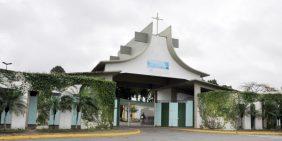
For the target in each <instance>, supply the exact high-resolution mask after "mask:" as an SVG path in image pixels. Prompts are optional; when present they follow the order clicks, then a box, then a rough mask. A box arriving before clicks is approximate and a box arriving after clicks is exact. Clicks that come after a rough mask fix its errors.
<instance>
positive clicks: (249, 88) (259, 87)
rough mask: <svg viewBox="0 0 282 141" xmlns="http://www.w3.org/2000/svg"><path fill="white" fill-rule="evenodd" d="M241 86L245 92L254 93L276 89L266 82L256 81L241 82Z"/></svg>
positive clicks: (274, 90)
mask: <svg viewBox="0 0 282 141" xmlns="http://www.w3.org/2000/svg"><path fill="white" fill-rule="evenodd" d="M241 87H242V89H243V90H244V91H246V92H254V93H265V92H276V91H277V90H276V89H275V88H274V87H271V86H269V85H267V84H262V83H256V82H247V83H245V84H243V85H242V86H241Z"/></svg>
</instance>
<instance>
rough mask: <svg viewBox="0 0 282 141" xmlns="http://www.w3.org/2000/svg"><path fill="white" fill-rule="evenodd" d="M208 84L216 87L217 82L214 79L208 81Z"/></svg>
mask: <svg viewBox="0 0 282 141" xmlns="http://www.w3.org/2000/svg"><path fill="white" fill-rule="evenodd" d="M208 82H209V83H211V84H214V85H218V83H217V81H216V80H215V79H211V80H208Z"/></svg>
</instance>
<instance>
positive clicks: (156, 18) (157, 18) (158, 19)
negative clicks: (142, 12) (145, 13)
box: [152, 13, 163, 35]
mask: <svg viewBox="0 0 282 141" xmlns="http://www.w3.org/2000/svg"><path fill="white" fill-rule="evenodd" d="M152 18H153V19H154V20H156V21H157V35H159V21H161V20H163V19H161V18H160V17H159V13H157V16H156V17H152Z"/></svg>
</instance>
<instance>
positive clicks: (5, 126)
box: [4, 112, 8, 131]
mask: <svg viewBox="0 0 282 141" xmlns="http://www.w3.org/2000/svg"><path fill="white" fill-rule="evenodd" d="M7 114H8V112H5V116H4V131H5V130H6V118H7Z"/></svg>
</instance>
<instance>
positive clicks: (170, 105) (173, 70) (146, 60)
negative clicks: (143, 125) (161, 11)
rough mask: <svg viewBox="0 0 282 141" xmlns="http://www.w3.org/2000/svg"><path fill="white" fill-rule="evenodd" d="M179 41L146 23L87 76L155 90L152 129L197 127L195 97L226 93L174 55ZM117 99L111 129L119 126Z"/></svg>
mask: <svg viewBox="0 0 282 141" xmlns="http://www.w3.org/2000/svg"><path fill="white" fill-rule="evenodd" d="M179 47H180V46H179V41H178V39H175V38H173V37H172V32H171V27H168V28H166V29H165V30H163V31H162V32H160V33H159V34H153V23H150V24H149V25H148V26H147V27H145V28H144V29H143V30H141V31H140V32H135V37H134V38H133V39H131V40H130V41H129V42H128V43H127V44H125V45H123V46H121V47H120V50H119V51H118V54H117V56H110V59H109V60H107V61H101V62H99V63H98V64H97V65H96V66H95V67H94V69H93V70H92V72H90V73H89V74H92V75H95V76H98V77H102V78H104V79H107V80H112V81H115V82H116V83H117V85H118V86H121V87H129V88H130V87H133V88H134V87H137V88H148V89H154V90H156V93H155V94H154V103H155V104H154V109H155V110H154V115H155V116H154V125H155V126H170V127H195V128H200V127H201V117H200V113H199V108H198V98H197V94H199V93H201V92H206V91H210V90H218V89H226V88H222V87H220V86H218V85H213V84H210V83H207V82H205V81H204V80H203V78H204V77H206V76H209V75H208V74H207V73H204V72H201V71H199V70H196V69H194V68H192V67H190V66H188V65H187V64H185V63H184V62H183V61H182V60H181V59H180V58H179V57H178V56H177V54H176V52H175V50H176V49H177V48H179ZM118 105H119V103H118V97H117V100H116V107H115V119H114V122H115V123H114V125H118V124H119V123H118V122H119V120H118V119H119V117H118V115H119V114H118V113H119V107H118Z"/></svg>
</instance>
